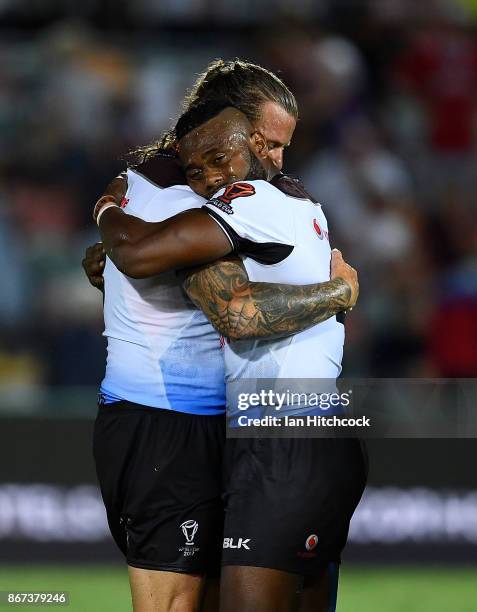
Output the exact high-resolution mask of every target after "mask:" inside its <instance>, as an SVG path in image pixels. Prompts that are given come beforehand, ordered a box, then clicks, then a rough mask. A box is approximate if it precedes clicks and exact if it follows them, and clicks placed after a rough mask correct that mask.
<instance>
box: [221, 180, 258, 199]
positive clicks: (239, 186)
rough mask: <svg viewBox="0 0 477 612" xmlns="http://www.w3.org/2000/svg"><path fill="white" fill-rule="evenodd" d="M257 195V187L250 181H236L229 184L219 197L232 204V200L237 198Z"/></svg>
mask: <svg viewBox="0 0 477 612" xmlns="http://www.w3.org/2000/svg"><path fill="white" fill-rule="evenodd" d="M252 195H255V187H254V186H253V185H250V183H234V184H233V185H228V187H227V188H226V190H225V191H224V193H223V194H222V195H221V196H219V197H218V198H217V199H218V200H220V201H221V202H224V203H225V204H230V202H232V200H236V199H237V198H248V197H249V196H252Z"/></svg>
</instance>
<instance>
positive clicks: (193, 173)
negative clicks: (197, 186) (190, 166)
mask: <svg viewBox="0 0 477 612" xmlns="http://www.w3.org/2000/svg"><path fill="white" fill-rule="evenodd" d="M186 175H187V178H188V180H190V181H197V180H199V179H200V177H201V176H202V170H200V169H199V168H197V170H187V172H186Z"/></svg>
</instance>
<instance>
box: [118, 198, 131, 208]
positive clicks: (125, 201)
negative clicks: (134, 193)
mask: <svg viewBox="0 0 477 612" xmlns="http://www.w3.org/2000/svg"><path fill="white" fill-rule="evenodd" d="M128 202H129V198H123V199H122V200H121V204H120V205H119V206H120V207H121V208H126V206H127V205H128Z"/></svg>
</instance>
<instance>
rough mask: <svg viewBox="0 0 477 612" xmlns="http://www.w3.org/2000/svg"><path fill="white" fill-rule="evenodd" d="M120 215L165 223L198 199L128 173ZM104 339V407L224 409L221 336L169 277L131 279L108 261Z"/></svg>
mask: <svg viewBox="0 0 477 612" xmlns="http://www.w3.org/2000/svg"><path fill="white" fill-rule="evenodd" d="M127 178H128V190H127V193H126V199H127V201H128V202H127V205H126V207H125V212H126V213H129V214H132V215H135V216H137V217H140V218H141V219H144V220H145V221H163V220H164V219H167V218H168V217H171V216H173V215H175V214H177V213H180V212H182V211H184V210H187V209H189V208H197V207H199V206H202V205H203V203H204V199H203V198H201V197H199V196H198V195H196V194H195V193H194V192H193V191H192V190H191V189H190V188H189V187H187V186H186V185H177V186H174V187H167V188H165V189H161V188H160V187H158V186H157V185H156V184H154V183H153V182H151V181H150V180H149V179H147V178H146V177H145V176H142V175H141V174H139V173H138V172H137V171H134V170H128V172H127ZM104 287H105V300H104V320H105V331H104V335H105V336H106V337H107V339H108V358H107V365H106V375H105V378H104V380H103V383H102V385H101V395H102V397H103V401H105V402H111V401H117V400H128V401H130V402H134V403H137V404H141V405H143V406H150V407H154V408H165V409H170V410H176V411H179V412H188V413H195V414H220V413H222V412H223V411H224V409H225V408H224V407H225V383H224V358H223V349H222V347H221V341H220V336H219V334H218V333H217V332H216V331H215V330H214V328H213V327H212V325H211V324H210V323H209V321H208V320H207V318H206V317H205V315H204V314H203V313H202V311H200V310H198V309H197V308H196V307H195V306H194V305H193V304H192V302H191V301H190V300H189V299H188V297H187V295H186V294H185V292H184V291H183V289H182V286H181V282H180V280H179V279H178V277H177V276H176V273H175V272H169V273H164V274H161V275H159V276H156V277H154V278H148V279H140V280H135V279H131V278H129V277H127V276H125V275H124V274H122V273H121V272H119V270H118V269H117V268H116V267H115V265H114V264H113V263H112V262H111V261H110V260H109V259H108V260H107V262H106V266H105V271H104Z"/></svg>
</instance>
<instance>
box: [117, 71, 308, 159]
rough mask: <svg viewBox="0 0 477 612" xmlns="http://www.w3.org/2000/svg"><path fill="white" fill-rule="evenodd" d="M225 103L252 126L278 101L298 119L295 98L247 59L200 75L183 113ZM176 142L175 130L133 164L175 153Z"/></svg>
mask: <svg viewBox="0 0 477 612" xmlns="http://www.w3.org/2000/svg"><path fill="white" fill-rule="evenodd" d="M217 99H219V100H225V101H227V102H228V103H229V105H230V106H235V108H238V109H239V110H240V111H242V112H243V113H244V115H246V117H247V118H248V120H249V121H250V122H252V123H254V122H255V121H257V119H259V118H260V115H261V111H262V106H263V104H264V103H265V102H276V103H277V104H279V105H280V106H281V107H282V108H283V109H284V110H286V111H287V113H289V114H290V115H291V116H292V117H294V118H295V119H298V105H297V103H296V100H295V96H294V95H293V94H292V92H291V91H290V90H289V89H288V87H287V86H286V85H285V83H283V81H282V80H280V79H279V78H278V77H277V76H276V75H275V74H273V72H270V70H267V69H266V68H263V67H262V66H258V65H257V64H252V63H250V62H245V61H243V60H239V59H236V60H230V61H225V60H222V59H217V60H215V61H213V62H212V63H211V64H209V66H208V67H207V70H205V72H203V73H202V74H200V75H199V76H198V78H197V80H196V82H195V83H194V85H193V86H192V88H191V89H190V91H189V92H188V93H187V95H186V96H185V98H184V101H183V103H182V113H185V112H187V111H189V110H190V108H191V107H192V106H194V105H195V104H197V103H198V102H200V103H202V102H207V101H212V100H217ZM175 142H176V134H175V129H174V128H172V129H170V130H168V131H167V132H165V133H164V134H163V135H162V137H161V138H160V139H159V140H157V141H155V142H152V143H150V144H148V145H146V146H143V147H138V148H137V149H135V150H133V151H131V153H130V154H129V157H128V160H129V162H130V163H131V165H137V164H141V163H143V162H145V161H148V160H149V159H151V158H152V157H155V156H156V155H158V154H166V155H167V154H168V153H169V154H171V153H173V147H174V144H175Z"/></svg>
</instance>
